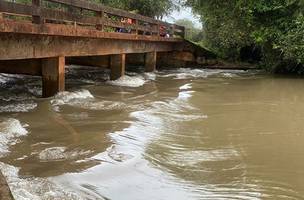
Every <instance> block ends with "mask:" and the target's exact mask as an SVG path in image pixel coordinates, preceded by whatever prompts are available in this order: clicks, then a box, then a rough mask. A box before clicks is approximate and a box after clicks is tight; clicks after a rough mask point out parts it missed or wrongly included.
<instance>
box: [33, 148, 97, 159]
mask: <svg viewBox="0 0 304 200" xmlns="http://www.w3.org/2000/svg"><path fill="white" fill-rule="evenodd" d="M90 152H91V151H68V150H67V148H66V147H51V148H46V149H44V150H43V151H41V152H40V153H39V155H38V157H39V159H40V160H41V161H58V160H65V159H74V158H77V157H78V156H80V155H87V154H89V153H90Z"/></svg>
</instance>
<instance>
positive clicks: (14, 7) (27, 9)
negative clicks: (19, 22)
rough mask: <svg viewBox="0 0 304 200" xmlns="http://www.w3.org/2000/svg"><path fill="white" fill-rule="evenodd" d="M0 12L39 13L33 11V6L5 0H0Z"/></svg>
mask: <svg viewBox="0 0 304 200" xmlns="http://www.w3.org/2000/svg"><path fill="white" fill-rule="evenodd" d="M0 12H4V13H14V14H21V15H28V16H31V15H38V13H34V12H33V9H32V6H28V5H24V4H17V3H11V2H6V1H3V0H0Z"/></svg>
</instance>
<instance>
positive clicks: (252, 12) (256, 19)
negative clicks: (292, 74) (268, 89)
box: [186, 0, 304, 69]
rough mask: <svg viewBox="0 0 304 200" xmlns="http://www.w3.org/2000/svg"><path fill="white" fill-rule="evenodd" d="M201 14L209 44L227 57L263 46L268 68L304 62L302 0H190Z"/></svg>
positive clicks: (235, 56) (187, 2)
mask: <svg viewBox="0 0 304 200" xmlns="http://www.w3.org/2000/svg"><path fill="white" fill-rule="evenodd" d="M186 4H187V5H190V6H192V7H193V10H194V11H195V12H196V13H198V14H200V15H201V20H202V22H203V24H204V31H205V34H206V40H207V44H208V45H209V46H210V47H211V48H212V49H214V50H215V51H216V52H218V53H219V55H221V56H222V57H224V58H235V59H237V58H239V55H240V51H241V49H242V48H244V47H246V46H254V47H257V46H258V47H260V48H261V50H262V54H263V61H264V62H263V64H264V65H265V66H268V68H269V69H274V68H275V67H277V66H280V65H282V63H283V64H284V65H286V63H290V64H291V65H294V63H297V64H299V63H302V64H303V63H304V56H303V53H302V52H304V45H303V41H304V40H303V27H304V20H303V10H304V5H303V4H304V3H303V1H302V0H230V1H229V2H228V1H219V0H204V1H200V0H187V1H186Z"/></svg>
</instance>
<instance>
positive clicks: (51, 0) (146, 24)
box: [0, 0, 185, 38]
mask: <svg viewBox="0 0 304 200" xmlns="http://www.w3.org/2000/svg"><path fill="white" fill-rule="evenodd" d="M12 1H13V0H11V1H9V0H0V15H1V13H2V18H3V17H7V18H11V19H19V20H30V21H31V22H32V23H35V24H43V23H54V24H73V25H74V26H82V27H86V28H90V29H97V30H100V31H104V32H123V33H129V34H138V35H150V36H151V37H181V38H184V36H185V28H184V27H183V26H179V25H176V24H170V23H167V22H163V21H160V20H155V19H153V18H149V17H146V16H142V15H139V14H134V13H130V12H127V11H124V10H120V9H115V8H111V7H107V6H104V5H101V4H96V3H92V2H90V1H87V0H23V2H25V3H16V2H12ZM0 17H1V16H0Z"/></svg>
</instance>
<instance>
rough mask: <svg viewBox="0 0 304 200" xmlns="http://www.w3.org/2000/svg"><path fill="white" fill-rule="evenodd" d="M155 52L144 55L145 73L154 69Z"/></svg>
mask: <svg viewBox="0 0 304 200" xmlns="http://www.w3.org/2000/svg"><path fill="white" fill-rule="evenodd" d="M156 55H157V53H156V51H153V52H148V53H146V55H145V71H146V72H153V71H155V69H156Z"/></svg>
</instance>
